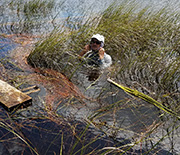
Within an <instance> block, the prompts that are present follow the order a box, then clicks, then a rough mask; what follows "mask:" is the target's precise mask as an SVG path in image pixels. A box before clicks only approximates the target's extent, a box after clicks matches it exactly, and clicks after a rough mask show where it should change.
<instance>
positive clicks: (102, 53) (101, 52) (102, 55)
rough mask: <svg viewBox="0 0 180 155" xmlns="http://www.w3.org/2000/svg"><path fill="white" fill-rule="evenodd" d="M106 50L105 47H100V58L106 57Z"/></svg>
mask: <svg viewBox="0 0 180 155" xmlns="http://www.w3.org/2000/svg"><path fill="white" fill-rule="evenodd" d="M104 52H105V50H104V48H102V47H101V48H100V49H99V58H100V59H103V58H104Z"/></svg>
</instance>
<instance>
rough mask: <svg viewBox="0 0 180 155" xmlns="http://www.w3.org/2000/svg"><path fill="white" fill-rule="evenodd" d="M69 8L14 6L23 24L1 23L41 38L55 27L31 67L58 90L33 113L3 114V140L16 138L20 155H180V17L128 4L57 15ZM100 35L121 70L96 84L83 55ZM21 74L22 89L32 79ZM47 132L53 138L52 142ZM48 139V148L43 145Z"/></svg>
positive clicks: (34, 51) (38, 101)
mask: <svg viewBox="0 0 180 155" xmlns="http://www.w3.org/2000/svg"><path fill="white" fill-rule="evenodd" d="M64 3H65V1H64V2H60V3H58V5H57V2H56V1H43V0H42V1H41V0H33V1H26V3H24V4H22V3H20V1H12V2H11V3H7V4H8V7H10V8H11V9H12V10H13V11H17V19H18V21H16V22H14V21H13V22H12V23H11V24H9V23H7V22H6V21H5V22H4V21H1V23H2V24H1V31H2V32H5V33H6V34H7V32H8V31H10V30H11V34H17V35H19V34H24V33H27V34H28V35H34V34H36V33H35V32H36V31H37V30H41V31H43V30H44V29H47V31H46V32H45V33H44V34H43V32H41V33H42V34H43V35H41V36H40V37H38V40H36V43H35V44H33V46H32V47H31V48H30V50H31V52H30V54H29V55H28V57H27V62H28V64H29V65H31V66H33V67H34V68H36V69H38V71H37V70H36V72H38V74H41V75H43V79H42V77H41V79H40V80H39V81H38V82H41V84H42V85H43V84H44V88H45V90H47V91H49V92H50V93H49V95H48V98H46V97H44V96H39V94H35V95H34V98H35V100H34V104H33V105H32V107H33V108H32V107H31V108H29V107H28V108H26V109H21V110H15V111H13V112H11V113H8V112H5V111H4V110H3V109H2V110H1V111H2V115H1V125H0V126H1V129H2V130H1V131H2V133H3V132H4V133H6V134H7V136H4V137H3V136H2V139H1V142H2V143H4V144H5V145H9V144H10V143H12V139H16V143H14V145H13V146H14V147H15V146H16V144H17V145H19V147H18V149H19V150H18V149H17V150H16V151H17V152H23V151H25V152H29V153H30V154H42V153H43V154H47V153H50V152H51V151H52V152H54V153H56V154H57V153H59V154H63V152H66V153H67V154H178V153H179V152H180V150H179V146H180V142H179V140H178V138H179V137H178V134H179V132H180V129H179V126H180V122H179V121H180V111H179V109H180V67H179V66H180V50H179V43H180V42H179V37H180V25H179V23H180V16H179V12H177V10H172V9H171V7H168V6H163V7H161V8H160V9H158V10H154V8H153V6H151V5H148V6H141V7H140V4H139V3H140V2H138V1H132V2H131V1H123V2H121V3H118V2H112V4H111V5H109V7H108V8H106V9H105V10H101V11H99V12H96V13H92V14H90V15H89V10H88V13H87V12H86V10H81V11H80V12H81V14H78V15H77V12H76V16H74V15H73V16H67V18H63V19H62V18H61V20H59V16H58V15H59V14H58V13H57V12H56V13H55V14H54V12H53V11H54V10H56V9H57V8H58V9H60V8H61V9H63V7H64V6H63V4H64ZM70 12H71V11H70ZM71 13H72V12H71ZM20 17H21V18H20ZM20 19H23V20H20ZM26 19H28V20H26ZM47 19H48V23H49V24H47ZM57 21H58V22H57ZM59 21H61V22H59ZM44 23H45V24H44ZM15 25H16V26H15ZM17 25H18V26H17ZM47 25H48V26H47ZM43 26H45V27H43ZM46 26H47V27H46ZM9 27H10V28H11V29H9ZM95 33H100V34H102V35H104V36H105V49H106V51H107V53H108V54H110V55H111V56H112V58H113V65H112V66H111V67H110V68H109V69H108V70H104V71H101V72H100V73H101V74H100V75H99V77H98V78H97V80H95V81H89V80H88V78H87V70H88V71H89V68H88V66H86V64H84V63H83V62H82V61H79V59H78V54H79V52H80V51H81V49H82V48H83V46H84V45H85V44H87V43H88V42H89V38H90V37H91V36H92V34H95ZM38 35H39V32H38ZM3 59H4V58H3ZM0 62H1V66H0V67H1V70H2V72H1V73H4V74H5V70H6V67H5V65H4V64H3V63H2V61H0ZM3 71H4V72H3ZM15 72H17V70H16V71H15ZM24 72H26V71H24ZM31 72H32V71H31ZM60 73H62V74H63V75H60ZM4 74H2V75H1V74H0V75H1V78H4V77H5V76H4ZM19 74H22V73H18V75H16V74H15V73H14V74H13V75H11V76H9V77H10V78H11V80H10V81H9V82H11V83H13V84H14V85H15V86H16V87H19V88H21V86H22V87H23V85H27V83H28V82H29V81H31V80H32V79H30V80H29V81H27V79H26V76H25V75H24V73H23V75H21V76H20V75H19ZM12 77H13V80H12ZM38 77H40V76H38ZM31 78H32V77H31ZM107 78H109V79H113V80H109V82H108V81H107ZM4 79H6V78H4ZM6 80H9V79H8V78H7V79H6ZM62 81H63V82H64V83H63V82H62ZM71 82H72V83H71ZM36 83H37V81H36ZM31 84H32V81H31ZM50 84H55V87H53V86H52V85H50ZM60 85H61V86H60ZM115 85H116V86H115ZM67 86H68V87H67ZM63 88H65V89H66V90H68V91H66V92H65V93H64V94H63V93H62V92H61V93H60V91H61V90H63ZM46 93H47V92H46ZM47 94H48V93H47ZM47 94H46V95H47ZM67 94H68V95H67ZM43 95H44V94H43ZM52 129H53V130H52ZM30 131H34V132H32V133H30ZM38 132H39V134H37V133H38ZM8 134H9V135H10V138H9V137H8ZM28 134H30V135H31V136H32V137H35V136H39V137H41V136H42V137H43V138H42V137H41V138H39V139H36V138H35V139H33V138H32V137H31V136H29V135H28ZM40 135H41V136H40ZM44 135H45V136H47V137H48V136H49V141H48V142H47V143H46V142H44V141H45V140H44ZM41 139H42V141H43V144H44V146H47V149H46V150H45V151H44V150H42V147H40V146H39V145H38V144H37V142H36V141H38V142H41ZM7 150H8V149H7ZM8 151H9V150H8ZM52 152H51V153H52Z"/></svg>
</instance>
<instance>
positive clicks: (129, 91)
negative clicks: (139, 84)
mask: <svg viewBox="0 0 180 155" xmlns="http://www.w3.org/2000/svg"><path fill="white" fill-rule="evenodd" d="M107 80H108V82H110V83H112V84H114V85H116V86H117V87H119V88H121V89H123V90H124V91H125V92H127V93H129V94H132V95H134V96H136V97H138V98H141V99H143V100H144V101H146V102H148V103H150V104H153V105H154V106H156V107H158V108H159V109H161V110H163V111H164V112H166V113H169V114H171V115H173V116H176V117H177V118H178V119H179V120H180V116H179V115H178V114H177V113H176V112H174V111H172V110H171V109H168V108H167V107H165V106H163V105H162V104H161V103H159V102H158V101H156V100H154V99H153V98H152V97H150V96H148V95H145V94H144V93H141V92H139V91H137V90H134V89H131V88H128V87H125V86H122V85H120V84H118V83H116V82H114V81H113V80H111V79H110V78H108V79H107Z"/></svg>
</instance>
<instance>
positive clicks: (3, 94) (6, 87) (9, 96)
mask: <svg viewBox="0 0 180 155" xmlns="http://www.w3.org/2000/svg"><path fill="white" fill-rule="evenodd" d="M31 100H32V98H31V97H30V96H28V95H26V94H25V93H23V92H21V91H20V90H18V89H16V88H15V87H12V86H11V85H10V84H8V83H7V82H4V81H2V80H0V102H1V103H2V104H3V105H4V106H5V107H7V108H8V109H10V108H13V107H15V106H17V105H20V104H23V103H25V102H28V101H31Z"/></svg>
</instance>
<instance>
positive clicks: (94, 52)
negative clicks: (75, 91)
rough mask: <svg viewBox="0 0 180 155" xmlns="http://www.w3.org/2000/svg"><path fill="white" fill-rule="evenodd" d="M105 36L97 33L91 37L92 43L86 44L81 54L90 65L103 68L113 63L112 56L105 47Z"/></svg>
mask: <svg viewBox="0 0 180 155" xmlns="http://www.w3.org/2000/svg"><path fill="white" fill-rule="evenodd" d="M103 46H104V36H102V35H100V34H95V35H93V36H92V37H91V41H90V44H88V45H86V46H85V47H84V49H83V50H82V52H81V53H80V56H81V57H82V56H84V57H85V58H86V60H87V62H88V64H89V65H93V66H98V67H100V68H102V69H104V68H106V67H109V66H110V65H111V64H112V58H111V56H110V55H108V54H107V53H106V52H105V50H104V48H103Z"/></svg>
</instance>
